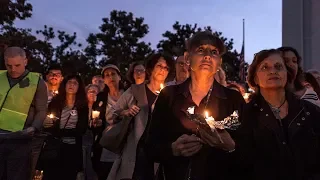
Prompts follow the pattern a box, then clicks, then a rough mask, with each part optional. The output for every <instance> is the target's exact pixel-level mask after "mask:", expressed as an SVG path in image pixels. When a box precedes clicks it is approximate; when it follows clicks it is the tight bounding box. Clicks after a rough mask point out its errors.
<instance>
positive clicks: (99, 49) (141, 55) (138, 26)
mask: <svg viewBox="0 0 320 180" xmlns="http://www.w3.org/2000/svg"><path fill="white" fill-rule="evenodd" d="M102 21H103V23H102V25H101V26H100V27H99V29H100V31H101V32H99V33H97V34H90V35H89V37H88V39H87V42H88V46H87V47H86V48H85V54H86V56H87V57H88V58H89V60H90V62H92V61H94V62H97V59H96V58H97V56H100V57H101V56H102V57H103V58H101V59H100V62H99V66H100V67H102V66H104V65H106V64H108V63H114V64H116V65H118V67H120V70H121V72H125V69H126V68H128V66H129V64H130V63H131V62H133V61H140V60H144V59H145V57H146V56H148V55H149V54H150V53H151V52H152V50H151V48H150V43H145V42H143V41H142V38H144V37H145V35H146V34H147V33H148V32H149V30H148V29H149V27H148V25H147V24H144V22H143V21H144V19H143V18H142V17H134V16H133V14H132V13H131V12H129V13H127V12H125V11H117V10H113V11H112V12H111V13H110V17H109V18H103V19H102Z"/></svg>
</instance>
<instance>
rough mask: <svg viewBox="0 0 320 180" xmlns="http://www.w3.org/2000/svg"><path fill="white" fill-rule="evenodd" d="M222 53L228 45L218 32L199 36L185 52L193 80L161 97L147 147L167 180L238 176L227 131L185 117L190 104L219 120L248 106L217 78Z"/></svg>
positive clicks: (219, 179)
mask: <svg viewBox="0 0 320 180" xmlns="http://www.w3.org/2000/svg"><path fill="white" fill-rule="evenodd" d="M224 52H225V47H224V44H223V42H222V41H221V40H220V39H219V38H217V37H216V36H214V35H212V34H211V33H209V32H199V33H197V34H195V35H194V36H193V37H192V38H191V39H190V40H189V42H188V52H186V53H185V58H186V60H187V61H188V62H190V69H191V72H190V79H187V80H186V81H185V82H183V83H182V84H179V85H176V86H168V87H166V88H164V89H163V90H162V91H161V93H160V95H159V97H158V100H157V102H156V105H155V108H154V111H153V114H152V120H151V121H150V129H149V131H148V135H147V140H146V147H145V149H146V153H147V155H148V157H149V158H150V159H152V160H154V161H156V162H160V164H161V165H162V167H163V169H161V171H160V172H161V173H160V174H163V175H164V176H165V179H166V180H186V179H190V180H210V179H215V180H226V179H234V178H239V176H238V174H237V173H235V171H234V169H233V167H234V162H235V161H233V160H235V159H234V155H235V154H234V147H235V146H234V142H233V140H232V139H231V137H230V135H229V133H228V132H227V131H226V130H221V131H219V132H217V131H215V130H214V131H212V130H211V129H210V128H209V130H208V131H206V130H205V127H208V126H204V127H203V126H200V125H199V123H197V122H194V121H192V120H191V119H190V118H188V116H187V110H188V109H189V108H190V107H194V113H195V114H199V116H203V115H204V112H205V111H207V112H208V115H209V116H212V117H213V118H215V120H217V121H221V120H223V119H224V118H226V117H228V116H230V115H231V114H233V112H234V111H238V112H240V111H241V108H242V106H243V105H244V104H245V102H244V100H243V98H242V96H241V94H240V93H239V92H237V91H234V90H231V89H228V88H226V87H224V86H222V85H221V84H219V83H218V82H217V81H216V80H214V77H215V73H216V72H217V70H218V69H219V67H220V65H221V60H222V59H221V55H222V54H223V53H224ZM231 134H232V133H231ZM218 137H220V138H221V139H222V140H223V141H219V138H218ZM162 170H163V171H162Z"/></svg>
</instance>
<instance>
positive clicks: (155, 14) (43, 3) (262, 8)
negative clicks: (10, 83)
mask: <svg viewBox="0 0 320 180" xmlns="http://www.w3.org/2000/svg"><path fill="white" fill-rule="evenodd" d="M29 1H30V2H31V3H32V5H33V17H32V18H31V19H29V20H26V21H21V22H17V25H18V26H20V27H29V28H32V29H42V28H43V25H44V24H47V25H48V26H53V27H54V28H56V29H61V30H65V31H67V32H69V33H72V32H77V33H78V41H79V42H82V43H84V42H85V39H86V37H87V35H88V34H89V33H90V32H97V31H98V27H99V26H100V25H101V22H102V21H101V19H102V18H103V17H107V16H109V13H110V11H112V10H113V9H116V10H125V11H130V12H132V13H133V14H134V15H135V16H137V17H144V18H145V23H147V24H148V25H149V31H150V32H149V34H148V35H147V36H146V38H145V39H144V40H145V41H147V42H150V43H151V44H152V47H153V48H155V47H156V44H157V43H158V41H159V40H161V38H162V36H161V35H162V33H164V32H165V31H166V30H171V29H172V24H173V23H174V22H175V21H179V22H180V23H181V24H185V23H191V24H193V23H198V25H199V26H201V27H203V26H208V25H210V26H211V27H212V28H213V29H214V30H217V31H221V32H222V33H223V35H224V36H225V37H227V38H233V39H234V42H235V45H234V48H235V49H237V50H238V51H240V50H241V45H242V19H243V18H244V19H245V20H246V32H245V33H246V41H245V43H246V46H245V47H246V51H245V52H246V55H245V57H246V61H248V62H251V59H252V58H253V54H254V53H256V52H258V51H260V50H262V49H265V48H277V47H279V46H280V45H281V23H282V22H281V21H282V18H281V9H282V7H281V0H197V1H191V0H171V1H169V0H161V1H156V0H29ZM151 1H153V2H152V3H151Z"/></svg>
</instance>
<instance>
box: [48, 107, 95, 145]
mask: <svg viewBox="0 0 320 180" xmlns="http://www.w3.org/2000/svg"><path fill="white" fill-rule="evenodd" d="M61 112H62V107H53V106H51V103H50V104H49V107H48V113H49V114H54V115H55V116H56V117H58V118H60V117H61ZM77 113H78V122H77V125H76V128H74V129H60V121H59V120H57V121H55V124H54V125H53V126H52V127H50V128H45V129H44V131H46V132H50V133H51V134H52V135H53V136H56V137H75V138H76V144H77V146H79V147H82V136H83V135H84V133H85V132H86V130H87V127H88V114H89V108H88V106H87V105H85V106H83V107H79V108H77Z"/></svg>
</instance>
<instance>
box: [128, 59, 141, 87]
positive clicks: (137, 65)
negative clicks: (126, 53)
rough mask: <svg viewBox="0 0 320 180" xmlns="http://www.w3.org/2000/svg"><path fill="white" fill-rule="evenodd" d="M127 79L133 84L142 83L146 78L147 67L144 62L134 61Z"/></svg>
mask: <svg viewBox="0 0 320 180" xmlns="http://www.w3.org/2000/svg"><path fill="white" fill-rule="evenodd" d="M127 80H128V81H129V82H130V83H131V84H142V83H143V82H144V81H145V80H146V69H145V68H144V64H143V62H134V63H132V64H131V65H130V68H129V70H128V72H127Z"/></svg>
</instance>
